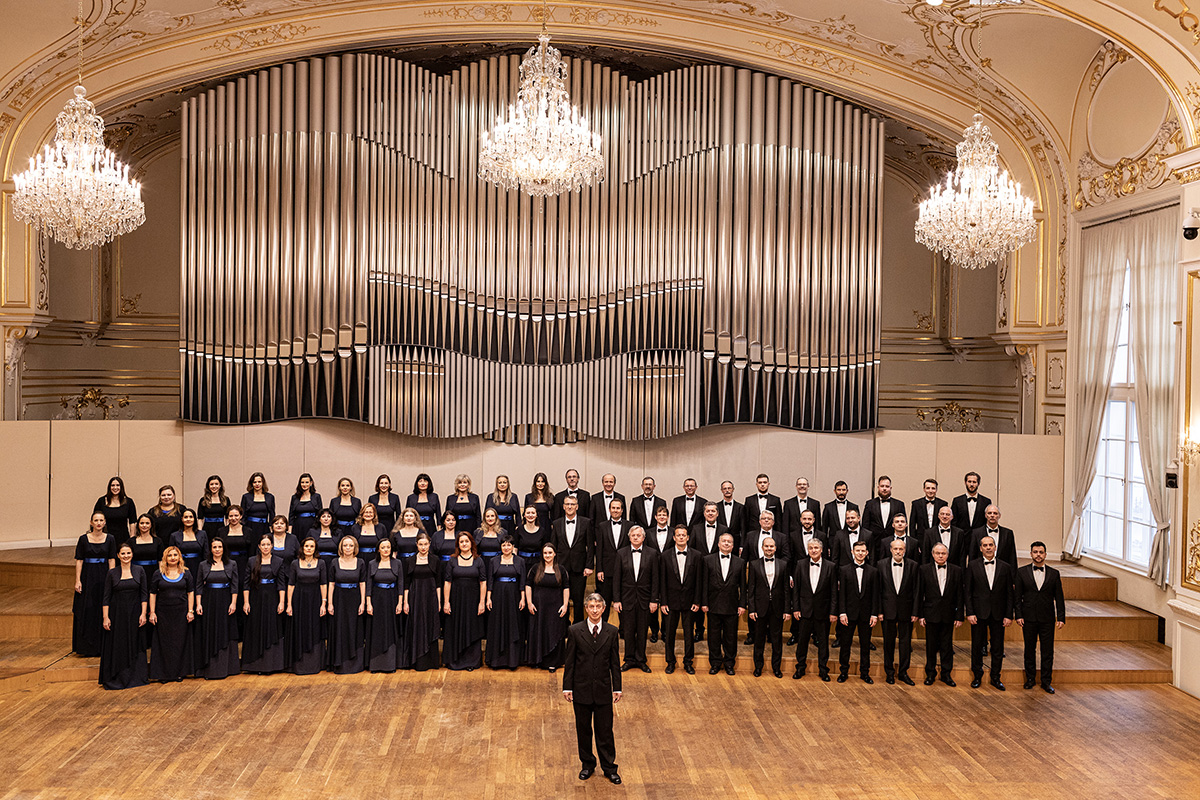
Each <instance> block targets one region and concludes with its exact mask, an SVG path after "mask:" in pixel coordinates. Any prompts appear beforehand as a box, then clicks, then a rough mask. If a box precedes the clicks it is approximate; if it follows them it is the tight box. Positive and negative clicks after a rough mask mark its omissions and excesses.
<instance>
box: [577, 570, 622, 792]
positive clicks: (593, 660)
mask: <svg viewBox="0 0 1200 800" xmlns="http://www.w3.org/2000/svg"><path fill="white" fill-rule="evenodd" d="M604 605H605V604H604V598H603V597H601V596H600V595H599V594H597V593H595V592H593V593H592V594H589V595H588V596H587V597H586V598H585V599H584V601H583V610H584V612H585V613H586V614H587V618H586V619H584V620H583V621H582V622H577V623H575V624H574V625H572V626H571V627H570V628H568V629H567V659H566V665H565V667H564V669H563V697H564V698H566V699H567V700H568V701H569V702H571V703H573V704H574V706H575V736H576V739H577V740H578V743H579V762H580V764H582V765H583V766H582V768H581V769H580V770H579V780H581V781H586V780H587V779H588V778H590V777H592V773H593V772H595V771H596V756H595V755H593V754H592V729H593V727H594V728H595V731H596V753H598V754H599V756H600V769H601V770H603V772H604V777H606V778H608V780H609V781H610V782H612V783H615V784H619V783H620V782H621V776H620V775H618V774H617V762H616V758H617V747H616V743H615V741H614V740H613V703H616V702H619V701H620V700H621V663H620V662H621V659H620V653H619V649H620V641H621V639H620V636H619V635H618V634H617V629H616V627H615V626H613V625H609V624H608V623H607V622H605V621H604V619H603V615H604Z"/></svg>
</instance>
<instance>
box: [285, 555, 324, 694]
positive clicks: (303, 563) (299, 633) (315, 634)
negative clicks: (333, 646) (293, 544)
mask: <svg viewBox="0 0 1200 800" xmlns="http://www.w3.org/2000/svg"><path fill="white" fill-rule="evenodd" d="M328 584H329V578H328V573H327V572H326V571H325V562H324V561H322V560H321V559H319V558H317V540H316V539H314V538H313V537H312V536H307V537H305V539H304V543H303V544H302V545H300V557H299V558H297V559H296V560H295V561H293V562H292V566H291V573H290V576H289V578H288V587H287V617H288V637H287V638H288V647H289V649H290V650H291V653H290V655H291V658H290V660H291V662H292V672H294V673H296V674H297V675H313V674H315V673H317V672H320V671H321V670H322V669H323V668H324V666H325V601H326V597H327V596H328V592H329V585H328Z"/></svg>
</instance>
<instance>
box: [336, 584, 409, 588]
mask: <svg viewBox="0 0 1200 800" xmlns="http://www.w3.org/2000/svg"><path fill="white" fill-rule="evenodd" d="M339 585H340V584H339ZM375 586H376V588H378V589H395V588H396V584H394V583H377V584H375Z"/></svg>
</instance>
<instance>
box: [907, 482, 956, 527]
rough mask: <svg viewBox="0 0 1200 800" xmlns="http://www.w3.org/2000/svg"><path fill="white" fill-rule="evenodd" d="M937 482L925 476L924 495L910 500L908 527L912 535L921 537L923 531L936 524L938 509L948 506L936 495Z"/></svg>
mask: <svg viewBox="0 0 1200 800" xmlns="http://www.w3.org/2000/svg"><path fill="white" fill-rule="evenodd" d="M937 490H938V482H937V481H936V480H934V479H933V478H926V479H925V483H924V484H923V485H922V491H924V492H925V496H924V497H918V498H917V499H916V500H913V501H912V513H910V514H909V515H908V527H909V529H910V530H911V531H912V534H913V536H916V537H917V538H918V539H923V538H924V536H925V531H927V530H929V529H931V528H936V527H937V526H938V510H939V509H942V508H945V507H947V506H949V505H950V504H949V503H947V502H946V501H945V500H943V499H942V498H940V497H938V496H937Z"/></svg>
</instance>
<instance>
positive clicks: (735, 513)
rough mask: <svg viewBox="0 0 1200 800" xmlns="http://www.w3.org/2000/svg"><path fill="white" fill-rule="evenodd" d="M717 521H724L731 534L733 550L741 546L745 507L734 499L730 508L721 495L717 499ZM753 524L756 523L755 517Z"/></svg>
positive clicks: (744, 525) (744, 524)
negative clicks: (726, 505)
mask: <svg viewBox="0 0 1200 800" xmlns="http://www.w3.org/2000/svg"><path fill="white" fill-rule="evenodd" d="M717 522H723V523H725V527H726V528H728V529H729V532H730V533H732V534H733V552H735V553H736V552H737V551H738V550H740V549H741V547H742V529H743V528H745V527H746V507H745V506H744V505H742V504H741V503H739V502H738V501H737V500H734V501H733V504H732V508H726V507H725V498H723V497H722V498H721V499H720V500H718V501H717ZM753 524H754V525H757V524H758V519H757V518H755V520H754V523H753Z"/></svg>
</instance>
